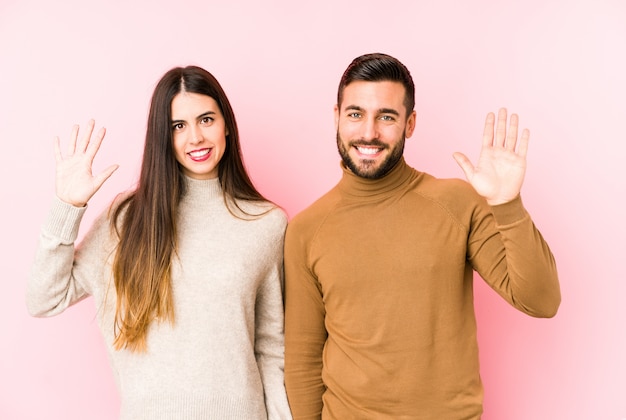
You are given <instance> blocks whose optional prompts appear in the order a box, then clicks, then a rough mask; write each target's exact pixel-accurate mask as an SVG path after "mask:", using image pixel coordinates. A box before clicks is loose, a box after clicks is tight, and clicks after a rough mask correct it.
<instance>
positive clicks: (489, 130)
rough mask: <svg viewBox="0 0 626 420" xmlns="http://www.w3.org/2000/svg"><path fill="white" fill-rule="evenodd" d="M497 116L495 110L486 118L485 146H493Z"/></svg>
mask: <svg viewBox="0 0 626 420" xmlns="http://www.w3.org/2000/svg"><path fill="white" fill-rule="evenodd" d="M495 120H496V116H495V115H494V114H493V112H490V113H488V114H487V117H486V118H485V128H484V130H483V146H491V145H492V144H493V125H494V122H495Z"/></svg>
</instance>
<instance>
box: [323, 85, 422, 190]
mask: <svg viewBox="0 0 626 420" xmlns="http://www.w3.org/2000/svg"><path fill="white" fill-rule="evenodd" d="M404 95H405V89H404V86H402V84H401V83H399V82H390V81H382V82H365V81H356V82H352V83H350V84H349V85H348V86H346V87H345V88H344V91H343V101H342V103H341V104H338V105H336V106H335V128H336V129H337V148H338V149H339V154H340V155H341V158H342V159H343V162H344V164H345V165H346V167H348V168H349V169H350V170H351V171H352V172H353V173H354V174H356V175H358V176H360V177H363V178H369V179H378V178H382V177H383V176H385V175H386V174H387V173H388V172H389V171H390V170H391V169H392V168H393V167H394V166H395V165H396V164H397V163H398V161H399V160H400V158H401V157H402V153H403V151H404V140H405V138H408V137H411V135H412V134H413V130H414V128H415V111H411V113H410V114H409V115H408V116H407V110H406V108H405V106H404Z"/></svg>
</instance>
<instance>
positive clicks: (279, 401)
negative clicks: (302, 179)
mask: <svg viewBox="0 0 626 420" xmlns="http://www.w3.org/2000/svg"><path fill="white" fill-rule="evenodd" d="M285 225H286V216H285V215H284V214H282V213H281V225H280V228H279V229H278V228H277V231H280V236H279V237H277V238H276V239H275V240H274V241H273V242H274V243H272V244H271V246H272V247H273V248H274V252H273V254H272V255H271V257H270V259H271V264H270V267H269V271H268V273H267V275H266V277H265V279H264V280H263V282H262V284H261V285H260V288H259V290H258V292H257V298H256V309H255V311H256V315H255V317H256V321H255V325H256V326H255V330H256V331H255V354H256V359H257V365H258V366H259V371H260V373H261V380H262V381H263V389H264V393H265V406H266V409H267V416H268V419H269V420H290V419H291V410H290V409H289V403H288V402H287V395H286V392H285V377H284V356H285V354H284V348H285V347H284V344H285V343H284V311H283V241H284V232H285Z"/></svg>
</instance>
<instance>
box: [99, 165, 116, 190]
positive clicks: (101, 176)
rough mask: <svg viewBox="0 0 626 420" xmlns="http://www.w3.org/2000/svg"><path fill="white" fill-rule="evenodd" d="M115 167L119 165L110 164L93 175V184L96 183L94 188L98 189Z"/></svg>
mask: <svg viewBox="0 0 626 420" xmlns="http://www.w3.org/2000/svg"><path fill="white" fill-rule="evenodd" d="M117 168H119V165H111V166H109V167H108V168H106V169H105V170H104V171H102V172H101V173H99V174H98V175H96V176H95V177H94V184H95V185H96V189H98V190H99V189H100V187H101V186H102V184H104V182H105V181H106V180H107V179H109V177H110V176H111V175H113V172H115V171H116V170H117Z"/></svg>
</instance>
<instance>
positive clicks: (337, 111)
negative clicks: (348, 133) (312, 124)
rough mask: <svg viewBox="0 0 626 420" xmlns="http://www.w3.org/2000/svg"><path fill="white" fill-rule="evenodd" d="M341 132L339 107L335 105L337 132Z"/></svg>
mask: <svg viewBox="0 0 626 420" xmlns="http://www.w3.org/2000/svg"><path fill="white" fill-rule="evenodd" d="M337 130H339V105H335V131H337Z"/></svg>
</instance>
